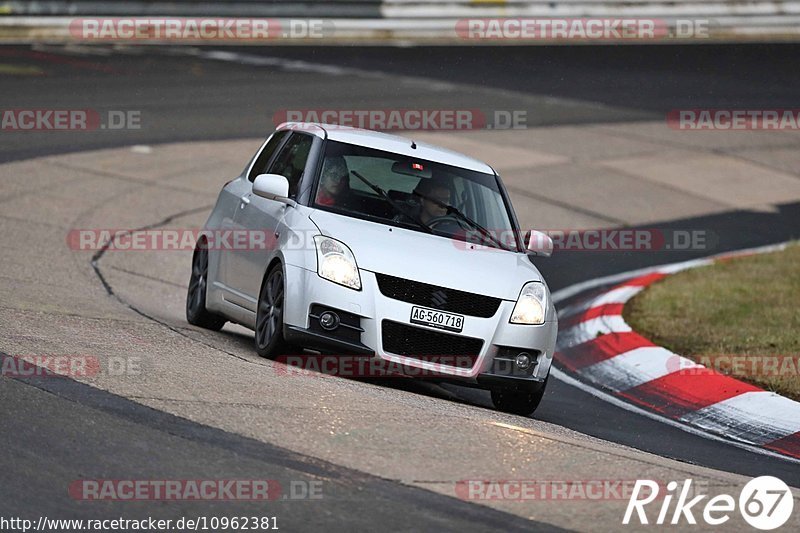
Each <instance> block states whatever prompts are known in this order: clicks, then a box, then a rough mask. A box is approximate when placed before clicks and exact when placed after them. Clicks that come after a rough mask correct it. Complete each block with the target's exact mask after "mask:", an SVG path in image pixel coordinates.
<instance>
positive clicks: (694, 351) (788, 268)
mask: <svg viewBox="0 0 800 533" xmlns="http://www.w3.org/2000/svg"><path fill="white" fill-rule="evenodd" d="M624 316H625V320H626V322H628V324H630V326H631V327H632V328H633V329H634V330H635V331H637V332H639V333H641V334H642V335H644V336H645V337H647V338H648V339H650V340H651V341H653V342H655V343H656V344H658V345H660V346H664V347H665V348H667V349H669V350H671V351H673V352H675V353H678V354H680V355H683V356H685V357H687V358H689V359H693V360H695V361H698V362H700V363H704V364H707V363H708V361H709V360H712V361H718V362H719V361H724V359H709V358H711V357H715V356H726V355H735V356H739V355H741V356H746V358H737V360H738V361H739V362H741V363H743V364H742V365H741V366H740V367H737V366H733V367H732V366H730V365H722V366H721V367H720V368H717V369H718V370H721V371H723V372H725V373H727V374H730V375H733V376H736V377H737V378H740V379H742V380H744V381H749V382H751V383H754V384H756V385H759V386H761V387H764V388H765V389H767V390H772V391H775V392H778V393H779V394H783V395H785V396H789V397H791V398H794V399H796V400H800V375H798V371H800V246H798V245H793V246H790V247H788V248H787V249H786V250H784V251H781V252H774V253H769V254H761V255H755V256H749V257H742V258H738V259H733V260H730V261H722V262H717V263H714V264H713V265H711V266H707V267H700V268H695V269H691V270H686V271H684V272H680V273H678V274H675V275H673V276H669V277H667V278H665V279H663V280H661V281H659V282H657V283H654V284H653V285H651V286H650V287H648V288H647V289H645V290H644V291H642V292H641V293H639V294H638V295H637V296H636V297H634V298H633V299H632V300H631V301H630V302H628V304H627V305H626V306H625V310H624ZM774 356H789V357H791V360H783V361H781V363H780V364H779V366H778V371H766V372H765V371H762V370H756V371H753V370H752V369H753V368H756V369H760V368H763V367H762V366H761V365H764V364H769V363H776V361H778V360H777V359H776V358H775V357H774ZM715 368H716V367H715Z"/></svg>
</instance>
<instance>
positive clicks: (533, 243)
mask: <svg viewBox="0 0 800 533" xmlns="http://www.w3.org/2000/svg"><path fill="white" fill-rule="evenodd" d="M525 241H526V242H525V247H526V248H527V250H528V253H530V254H533V255H541V256H542V257H550V256H551V255H553V239H551V238H550V235H548V234H547V233H544V232H542V231H536V230H531V231H530V232H529V233H528V235H526V237H525Z"/></svg>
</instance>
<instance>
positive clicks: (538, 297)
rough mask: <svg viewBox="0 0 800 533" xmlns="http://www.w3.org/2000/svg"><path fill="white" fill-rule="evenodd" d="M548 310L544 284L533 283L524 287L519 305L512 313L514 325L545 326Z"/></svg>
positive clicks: (518, 300)
mask: <svg viewBox="0 0 800 533" xmlns="http://www.w3.org/2000/svg"><path fill="white" fill-rule="evenodd" d="M546 309H547V291H546V290H545V288H544V283H541V282H538V281H531V282H530V283H526V284H525V286H524V287H522V292H520V293H519V298H517V305H515V306H514V311H512V313H511V323H512V324H544V315H545V312H546Z"/></svg>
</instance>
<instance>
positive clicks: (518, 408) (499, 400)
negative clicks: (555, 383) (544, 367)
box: [492, 376, 550, 416]
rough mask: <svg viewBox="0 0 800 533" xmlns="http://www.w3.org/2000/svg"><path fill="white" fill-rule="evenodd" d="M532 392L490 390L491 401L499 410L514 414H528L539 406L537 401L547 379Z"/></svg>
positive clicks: (542, 393)
mask: <svg viewBox="0 0 800 533" xmlns="http://www.w3.org/2000/svg"><path fill="white" fill-rule="evenodd" d="M548 379H550V376H547V378H545V380H544V383H542V385H541V386H540V387H539V388H537V389H536V390H535V391H533V392H508V391H504V390H499V389H498V390H492V403H493V404H494V406H495V408H496V409H497V410H499V411H503V412H506V413H511V414H514V415H521V416H530V415H532V414H533V412H534V411H536V408H537V407H539V403H541V401H542V397H543V396H544V389H545V388H546V387H547V380H548Z"/></svg>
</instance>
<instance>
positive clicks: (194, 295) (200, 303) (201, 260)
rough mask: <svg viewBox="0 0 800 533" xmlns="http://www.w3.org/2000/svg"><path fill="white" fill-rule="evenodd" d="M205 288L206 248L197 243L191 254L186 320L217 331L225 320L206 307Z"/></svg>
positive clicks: (206, 286)
mask: <svg viewBox="0 0 800 533" xmlns="http://www.w3.org/2000/svg"><path fill="white" fill-rule="evenodd" d="M207 289H208V250H207V249H206V248H205V247H204V246H203V245H202V244H200V243H198V245H197V247H196V248H195V249H194V255H192V275H191V276H190V277H189V290H188V291H187V293H186V320H187V321H188V322H189V324H192V325H194V326H199V327H201V328H205V329H210V330H214V331H219V330H220V329H222V326H224V325H225V322H227V320H225V319H224V318H222V317H221V316H219V315H215V314H214V313H211V312H209V311H208V309H206V290H207Z"/></svg>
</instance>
